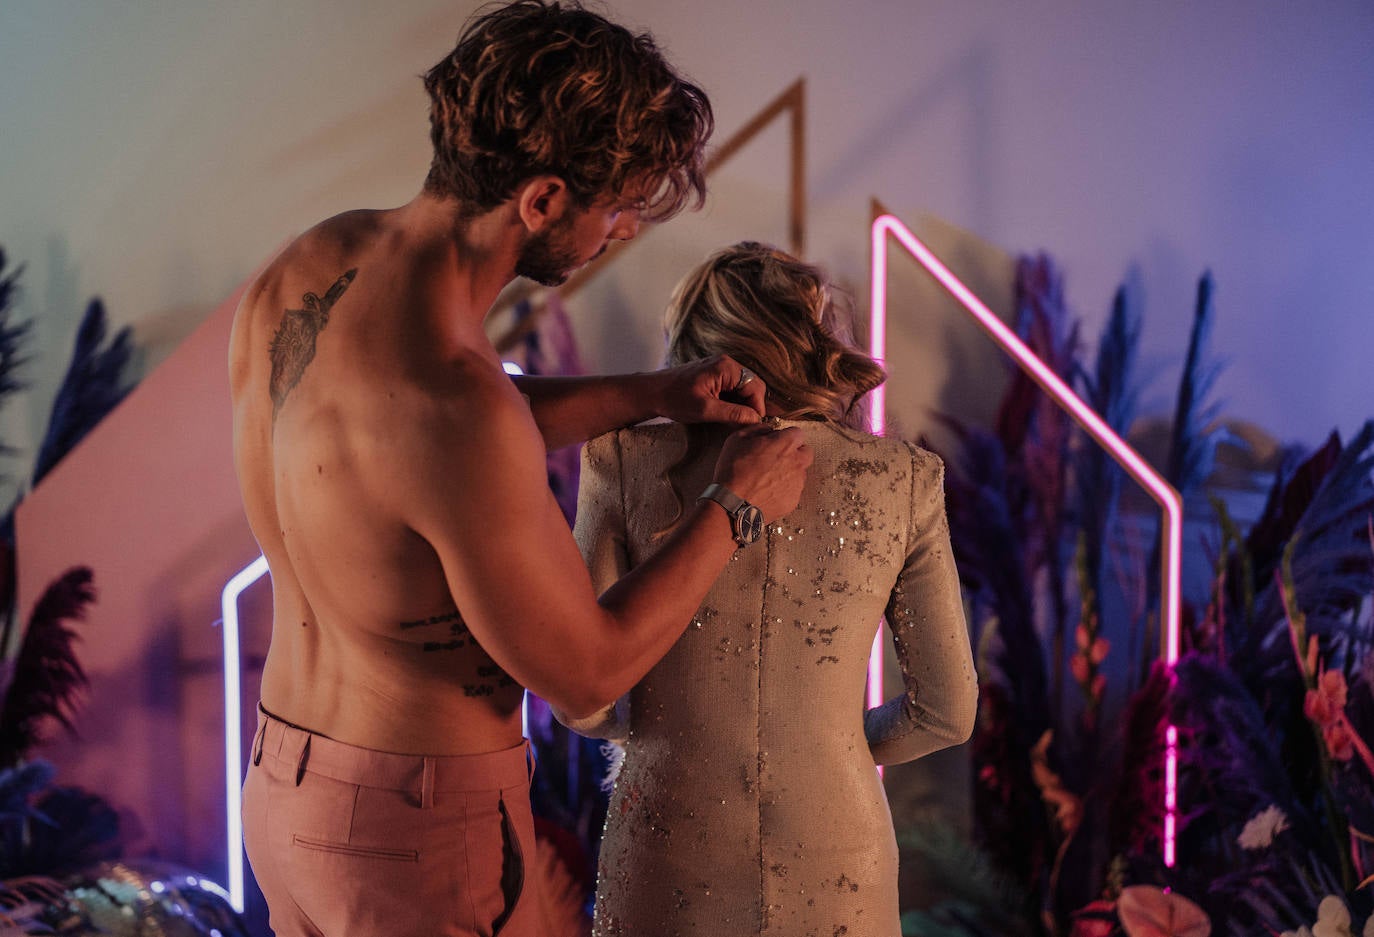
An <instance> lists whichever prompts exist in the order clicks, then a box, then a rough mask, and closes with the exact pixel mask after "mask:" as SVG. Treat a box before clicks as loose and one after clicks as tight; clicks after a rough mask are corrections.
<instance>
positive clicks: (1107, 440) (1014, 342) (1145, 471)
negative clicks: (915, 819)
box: [869, 215, 1183, 867]
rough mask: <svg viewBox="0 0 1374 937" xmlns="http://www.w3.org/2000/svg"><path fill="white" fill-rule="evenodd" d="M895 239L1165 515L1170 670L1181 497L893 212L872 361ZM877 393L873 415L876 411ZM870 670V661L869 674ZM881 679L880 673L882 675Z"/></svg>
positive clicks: (886, 221)
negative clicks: (888, 260)
mask: <svg viewBox="0 0 1374 937" xmlns="http://www.w3.org/2000/svg"><path fill="white" fill-rule="evenodd" d="M888 235H892V236H893V237H895V238H896V239H897V240H898V241H899V242H900V243H901V245H902V246H903V247H905V248H906V250H907V251H908V252H909V253H910V254H911V255H912V256H913V257H915V258H916V260H917V261H918V262H919V263H920V264H921V266H923V267H925V268H926V270H927V272H929V273H930V275H931V276H933V277H935V279H936V280H937V281H938V282H939V283H940V285H941V286H943V287H944V288H945V289H946V290H947V291H949V293H950V294H951V295H952V296H953V297H954V298H955V299H957V300H958V301H959V303H960V304H961V305H962V306H963V307H964V308H965V309H967V310H968V311H969V313H970V314H972V316H973V318H974V319H975V320H977V322H978V324H979V325H980V326H982V327H983V329H984V330H985V331H986V332H987V333H988V334H989V335H990V336H991V337H992V339H993V341H995V342H997V344H999V345H1000V346H1002V348H1003V349H1005V350H1006V351H1007V353H1008V354H1010V355H1011V356H1012V358H1013V359H1015V361H1016V363H1017V364H1019V365H1020V366H1021V367H1022V368H1023V369H1024V370H1025V371H1026V372H1027V373H1029V374H1030V376H1031V378H1032V379H1034V380H1035V382H1036V383H1037V384H1039V385H1040V387H1041V389H1043V390H1044V391H1045V393H1047V394H1049V395H1050V396H1051V397H1052V398H1054V399H1055V400H1056V401H1057V402H1058V403H1059V405H1060V406H1062V407H1063V408H1064V409H1065V410H1067V411H1068V412H1069V415H1070V416H1072V417H1073V418H1074V420H1075V421H1076V422H1077V423H1078V425H1079V426H1081V427H1083V429H1084V430H1085V431H1086V432H1087V433H1088V435H1089V436H1091V437H1092V438H1093V440H1094V441H1096V442H1097V444H1098V445H1100V446H1102V447H1103V448H1104V449H1106V450H1107V454H1108V455H1110V456H1111V457H1112V458H1113V459H1115V460H1116V461H1117V463H1118V464H1119V465H1120V466H1121V467H1122V468H1123V469H1125V471H1126V473H1127V474H1128V475H1130V476H1131V477H1132V478H1133V479H1135V481H1136V482H1137V483H1138V484H1139V485H1140V486H1141V487H1142V488H1144V489H1145V490H1146V491H1147V492H1148V493H1149V495H1150V497H1152V498H1154V500H1155V502H1156V503H1157V504H1158V505H1159V507H1160V509H1161V510H1162V511H1163V513H1164V523H1163V524H1162V525H1161V530H1160V539H1161V541H1162V550H1161V553H1162V559H1163V562H1162V569H1161V577H1162V579H1163V582H1162V584H1161V587H1160V605H1161V607H1162V612H1163V618H1164V622H1163V624H1164V631H1163V639H1164V662H1165V664H1166V665H1167V666H1168V667H1170V668H1172V667H1173V666H1174V664H1175V663H1176V662H1177V661H1178V646H1179V609H1180V590H1181V583H1182V578H1183V576H1182V569H1183V499H1182V498H1181V497H1180V496H1179V493H1178V492H1177V491H1175V490H1174V488H1173V486H1172V485H1170V484H1169V483H1168V481H1166V480H1165V479H1164V478H1163V477H1162V476H1161V475H1160V474H1159V473H1158V472H1156V471H1155V470H1154V469H1153V468H1152V467H1151V466H1150V465H1149V463H1147V462H1146V461H1145V460H1144V459H1143V458H1141V457H1140V455H1139V453H1137V452H1136V451H1135V450H1134V449H1132V448H1131V446H1130V445H1129V444H1128V443H1127V442H1126V441H1125V440H1124V439H1122V438H1121V437H1120V436H1119V435H1117V433H1116V431H1115V430H1113V429H1112V428H1111V427H1110V426H1108V425H1107V423H1106V422H1105V421H1103V419H1102V418H1101V417H1100V416H1098V415H1097V413H1096V412H1094V411H1093V409H1092V407H1090V406H1088V405H1087V404H1086V403H1084V402H1083V400H1082V398H1080V397H1079V396H1078V395H1077V394H1076V393H1074V392H1073V390H1072V388H1070V387H1069V386H1068V385H1067V384H1065V383H1064V382H1063V381H1062V380H1060V378H1059V375H1057V374H1055V373H1054V371H1053V370H1051V369H1050V368H1049V367H1048V366H1047V365H1046V364H1045V363H1044V362H1043V361H1041V360H1040V358H1039V357H1037V356H1036V354H1035V352H1033V351H1031V350H1030V348H1028V347H1027V346H1026V344H1025V343H1024V342H1022V341H1021V339H1020V338H1018V337H1017V336H1016V333H1015V332H1013V331H1012V330H1011V329H1009V328H1007V326H1006V325H1005V324H1004V323H1003V322H1002V320H1001V319H999V318H998V317H997V316H996V315H995V314H994V313H993V312H992V310H990V309H989V308H988V307H987V306H985V305H984V304H983V302H982V300H980V299H979V298H978V297H977V296H975V295H974V294H973V292H972V291H971V290H970V289H969V288H968V287H967V286H965V285H964V284H963V283H962V282H961V281H960V280H959V278H958V277H956V276H955V275H954V274H953V273H951V272H950V271H949V268H947V267H946V266H945V265H944V264H943V263H941V262H940V260H939V258H938V257H936V256H935V255H934V254H933V253H931V251H930V249H929V248H928V247H926V246H925V244H923V243H922V242H921V241H920V239H918V238H917V237H916V235H914V234H912V233H911V231H910V229H908V228H907V226H906V225H904V224H902V222H901V221H899V220H898V219H897V218H896V217H894V216H893V215H882V216H880V217H878V218H877V219H875V220H874V222H873V228H872V240H871V251H872V274H873V279H872V290H873V294H872V295H873V329H872V331H873V335H874V336H875V339H874V345H873V347H874V348H875V349H878V350H879V352H878V353H875V354H874V357H877V358H879V360H880V361H881V360H882V359H881V357H880V353H881V352H885V347H884V345H883V344H882V343H881V342H880V341H879V340H878V339H877V338H876V336H880V335H883V336H885V332H886V328H885V326H886V321H887V236H888ZM878 399H880V398H877V397H876V396H875V405H874V409H875V410H879V411H880V410H881V407H880V406H879V405H878ZM871 673H872V665H871V662H870V674H871ZM878 679H879V680H881V671H879V678H878ZM872 685H873V681H872V677H871V676H870V683H869V692H870V697H871V694H872ZM879 690H880V692H879V698H880V699H881V684H879ZM1166 733H1167V738H1166V745H1165V760H1164V831H1163V840H1164V864H1165V865H1166V866H1169V867H1172V866H1173V864H1174V860H1175V846H1176V843H1175V837H1176V834H1177V822H1178V815H1177V811H1178V730H1177V728H1176V727H1174V726H1172V725H1171V726H1169V727H1168V728H1167V730H1166Z"/></svg>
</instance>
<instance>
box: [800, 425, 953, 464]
mask: <svg viewBox="0 0 1374 937" xmlns="http://www.w3.org/2000/svg"><path fill="white" fill-rule="evenodd" d="M813 425H816V426H818V429H817V430H816V431H815V432H816V433H817V435H818V437H820V438H818V439H817V440H816V442H817V443H819V444H821V445H829V446H833V447H834V448H835V449H836V450H838V451H841V452H847V453H856V454H857V453H863V454H864V457H865V458H868V459H879V460H883V461H887V462H890V463H900V462H910V463H911V464H912V467H913V469H914V470H915V471H916V472H917V473H922V472H938V471H940V470H942V469H943V467H944V460H943V459H941V458H940V456H939V455H938V454H936V453H935V452H932V451H931V450H930V449H927V448H926V447H925V446H923V445H921V444H920V443H915V442H912V441H911V440H909V439H902V438H901V437H898V436H874V435H873V434H872V433H868V432H865V431H863V430H859V429H852V428H849V427H845V426H839V425H836V424H833V423H831V424H825V426H826V429H821V428H819V427H820V424H813Z"/></svg>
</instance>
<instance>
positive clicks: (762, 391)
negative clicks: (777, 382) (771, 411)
mask: <svg viewBox="0 0 1374 937" xmlns="http://www.w3.org/2000/svg"><path fill="white" fill-rule="evenodd" d="M713 370H714V371H715V372H716V375H717V378H718V380H719V381H720V384H721V386H722V391H721V393H722V394H729V395H730V396H731V397H732V398H733V399H735V400H738V401H739V402H740V403H742V404H744V405H745V406H747V407H749V408H751V409H752V410H753V411H754V412H755V413H757V414H758V415H759V416H760V417H762V416H763V415H764V405H763V401H764V398H765V397H766V396H767V395H768V385H767V384H765V383H764V381H763V378H761V377H759V376H758V374H757V373H755V372H754V371H751V370H749V369H748V368H746V367H744V366H743V365H741V364H740V363H739V362H738V361H736V360H735V359H734V358H731V357H730V356H729V355H721V356H720V357H719V358H717V359H716V361H715V363H714V366H713Z"/></svg>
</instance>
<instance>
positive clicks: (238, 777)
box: [219, 556, 267, 913]
mask: <svg viewBox="0 0 1374 937" xmlns="http://www.w3.org/2000/svg"><path fill="white" fill-rule="evenodd" d="M266 572H267V557H265V556H260V557H258V558H257V559H256V560H254V561H253V562H251V563H249V564H248V565H247V566H245V567H244V568H243V569H241V570H240V571H239V572H237V573H235V574H234V577H233V578H232V579H230V580H229V582H228V583H226V584H225V586H224V591H223V592H221V593H220V599H219V607H220V617H221V618H222V619H223V625H222V627H223V629H224V634H223V636H222V637H223V639H224V662H223V663H224V797H225V837H224V838H225V841H226V843H227V846H226V847H225V848H226V850H227V852H228V859H229V903H230V904H232V905H233V906H234V910H235V911H238V912H239V913H243V907H244V888H243V815H242V813H241V812H240V811H241V806H242V799H243V751H242V746H243V743H242V732H243V725H242V720H241V719H240V718H239V707H240V705H242V698H243V690H242V687H241V684H240V681H239V671H240V666H241V661H240V657H239V596H240V595H242V594H243V591H244V590H245V589H247V588H248V587H249V586H251V585H252V584H253V583H255V582H257V581H258V580H259V579H261V578H262V577H263V575H264V574H266Z"/></svg>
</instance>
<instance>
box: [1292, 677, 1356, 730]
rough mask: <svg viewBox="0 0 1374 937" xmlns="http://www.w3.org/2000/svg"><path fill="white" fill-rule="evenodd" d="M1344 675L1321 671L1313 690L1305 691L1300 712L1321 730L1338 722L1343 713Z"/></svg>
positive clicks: (1344, 696)
mask: <svg viewBox="0 0 1374 937" xmlns="http://www.w3.org/2000/svg"><path fill="white" fill-rule="evenodd" d="M1345 698H1346V686H1345V674H1343V673H1341V672H1340V671H1339V670H1326V671H1323V672H1322V674H1321V676H1319V677H1318V678H1317V686H1316V688H1315V689H1312V690H1308V691H1307V697H1306V699H1304V700H1303V704H1302V711H1303V712H1304V713H1306V714H1307V718H1308V719H1311V720H1312V721H1313V722H1315V723H1316V724H1317V725H1318V726H1321V727H1322V728H1323V729H1325V728H1327V727H1329V726H1331V725H1332V724H1333V723H1335V722H1338V721H1340V719H1341V716H1342V714H1343V713H1344V712H1345Z"/></svg>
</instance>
